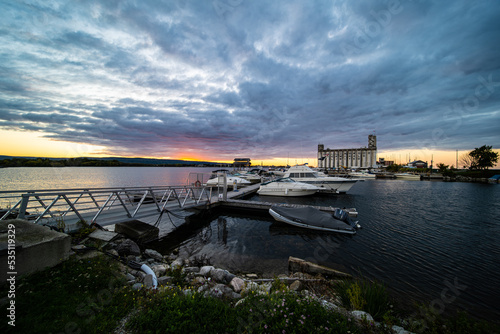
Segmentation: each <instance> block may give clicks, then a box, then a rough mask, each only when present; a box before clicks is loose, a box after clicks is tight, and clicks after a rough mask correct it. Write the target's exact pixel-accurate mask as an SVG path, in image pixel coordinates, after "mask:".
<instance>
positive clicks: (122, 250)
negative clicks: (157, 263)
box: [116, 239, 141, 256]
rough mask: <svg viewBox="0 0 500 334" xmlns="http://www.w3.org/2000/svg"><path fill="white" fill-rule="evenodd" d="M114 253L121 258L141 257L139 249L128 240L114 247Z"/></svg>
mask: <svg viewBox="0 0 500 334" xmlns="http://www.w3.org/2000/svg"><path fill="white" fill-rule="evenodd" d="M116 251H117V252H118V254H119V255H121V256H127V255H141V249H140V248H139V246H138V245H137V244H136V243H135V242H133V241H132V240H130V239H126V240H124V241H123V242H122V243H121V244H119V245H118V246H117V247H116Z"/></svg>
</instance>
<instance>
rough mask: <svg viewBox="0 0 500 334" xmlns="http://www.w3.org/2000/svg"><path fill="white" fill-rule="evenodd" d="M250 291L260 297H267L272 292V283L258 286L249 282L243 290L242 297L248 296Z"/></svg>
mask: <svg viewBox="0 0 500 334" xmlns="http://www.w3.org/2000/svg"><path fill="white" fill-rule="evenodd" d="M250 291H254V292H255V293H257V294H259V295H266V294H269V293H270V292H271V283H265V284H257V283H255V282H247V283H246V284H245V287H244V288H243V290H241V295H242V296H246V295H248V293H249V292H250Z"/></svg>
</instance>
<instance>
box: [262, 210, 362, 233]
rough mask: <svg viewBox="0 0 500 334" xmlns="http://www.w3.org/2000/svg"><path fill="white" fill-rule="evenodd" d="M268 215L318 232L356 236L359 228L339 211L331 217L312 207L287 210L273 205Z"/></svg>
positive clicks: (343, 212) (356, 223)
mask: <svg viewBox="0 0 500 334" xmlns="http://www.w3.org/2000/svg"><path fill="white" fill-rule="evenodd" d="M269 214H270V215H271V216H272V217H273V218H274V219H275V220H277V221H280V222H283V223H286V224H290V225H293V226H297V227H303V228H307V229H312V230H318V231H325V232H337V233H345V234H356V229H358V228H360V226H359V224H358V222H357V221H353V220H352V219H351V218H350V217H349V214H348V213H347V212H346V211H344V210H341V209H337V210H335V213H334V214H333V215H331V214H329V213H328V212H323V211H320V210H318V209H315V208H312V207H304V208H289V207H282V206H276V205H273V206H272V207H271V208H270V209H269Z"/></svg>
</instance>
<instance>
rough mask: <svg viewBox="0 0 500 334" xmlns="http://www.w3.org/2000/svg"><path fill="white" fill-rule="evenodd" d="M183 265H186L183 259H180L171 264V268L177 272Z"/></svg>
mask: <svg viewBox="0 0 500 334" xmlns="http://www.w3.org/2000/svg"><path fill="white" fill-rule="evenodd" d="M183 265H184V260H183V259H181V258H178V259H176V260H175V261H174V262H172V263H171V264H170V267H171V268H172V270H177V269H180V268H182V266H183Z"/></svg>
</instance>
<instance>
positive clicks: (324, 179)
mask: <svg viewBox="0 0 500 334" xmlns="http://www.w3.org/2000/svg"><path fill="white" fill-rule="evenodd" d="M284 177H289V178H291V179H292V180H295V181H298V182H304V183H309V184H312V185H314V186H317V187H319V188H321V189H320V192H329V193H338V194H343V193H346V192H347V191H349V189H351V187H352V186H353V185H354V184H355V183H356V182H358V181H359V180H358V179H348V178H345V177H337V176H327V175H326V174H322V175H321V174H319V172H317V171H315V170H313V169H311V168H310V167H309V166H307V164H304V165H296V166H292V167H290V168H289V169H288V170H287V171H286V172H285V175H284Z"/></svg>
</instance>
